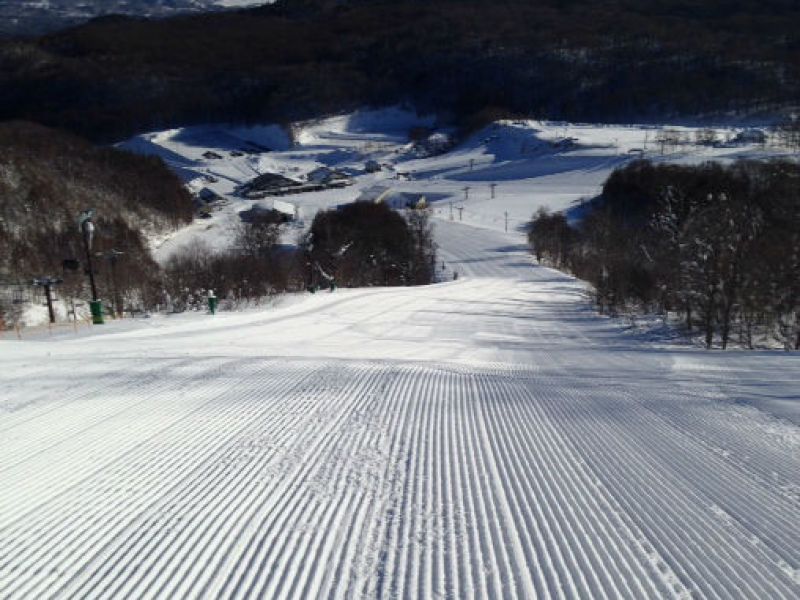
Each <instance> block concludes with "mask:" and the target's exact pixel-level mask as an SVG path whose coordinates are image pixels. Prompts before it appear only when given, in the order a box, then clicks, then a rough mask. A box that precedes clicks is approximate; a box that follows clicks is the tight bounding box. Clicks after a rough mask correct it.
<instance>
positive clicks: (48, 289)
mask: <svg viewBox="0 0 800 600" xmlns="http://www.w3.org/2000/svg"><path fill="white" fill-rule="evenodd" d="M63 282H64V280H63V279H57V278H55V277H37V278H36V279H34V280H33V285H35V286H39V287H43V288H44V297H45V298H46V299H47V312H48V313H49V315H50V322H51V323H55V322H56V313H55V311H54V310H53V293H52V288H53V286H54V285H58V284H59V283H63Z"/></svg>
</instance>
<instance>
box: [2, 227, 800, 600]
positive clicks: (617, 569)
mask: <svg viewBox="0 0 800 600" xmlns="http://www.w3.org/2000/svg"><path fill="white" fill-rule="evenodd" d="M437 235H438V238H439V241H440V244H441V245H442V256H443V258H444V259H445V260H446V261H447V263H448V266H449V268H450V269H455V270H457V271H459V275H460V277H459V280H458V281H456V282H451V283H446V284H442V285H438V286H431V287H428V288H419V289H410V290H406V289H404V290H385V289H374V290H357V291H356V290H342V291H341V292H337V293H336V294H318V295H316V296H315V297H313V298H309V299H307V300H305V301H304V302H302V303H300V304H297V305H294V306H289V307H286V308H282V309H279V310H277V311H276V310H273V311H266V312H261V313H251V314H242V315H230V314H228V315H218V317H219V318H214V319H213V320H212V319H210V318H200V317H198V318H195V319H194V320H183V321H180V320H177V321H175V322H167V323H163V322H162V323H154V324H153V325H152V326H150V327H149V328H141V329H134V330H130V331H125V332H120V333H108V332H107V333H106V334H105V335H98V336H95V337H87V338H82V339H79V340H72V341H70V340H63V341H55V342H24V343H18V342H0V366H2V369H0V386H2V387H1V388H0V390H1V391H0V456H2V463H1V464H0V597H2V598H8V599H11V598H15V599H16V598H19V599H30V598H37V599H38V598H136V599H139V598H142V599H144V598H358V597H363V598H537V597H538V598H664V597H689V596H694V597H703V598H720V599H727V598H758V599H763V598H787V599H789V598H797V597H798V596H800V429H798V425H800V423H798V419H797V415H798V411H797V404H798V402H800V398H798V393H799V392H798V390H800V375H799V374H800V356H798V355H797V354H796V353H795V354H784V353H748V352H735V353H728V354H725V355H722V354H716V353H711V354H709V353H706V352H702V351H696V350H693V349H689V348H686V349H674V348H672V349H668V348H658V347H653V346H648V345H647V344H646V343H645V342H643V341H641V340H637V339H635V338H633V337H631V336H629V335H626V334H624V333H623V332H622V331H621V330H620V329H619V327H618V325H615V324H614V323H613V322H611V321H610V320H607V319H603V318H600V317H597V316H596V315H595V314H594V313H593V312H592V311H591V309H590V307H589V305H588V304H587V303H586V301H585V298H584V297H583V293H584V292H583V288H582V286H581V285H580V284H579V283H577V282H575V281H573V280H572V279H570V278H568V277H566V276H564V275H562V274H560V273H558V272H555V271H552V270H549V269H544V268H539V267H536V266H534V265H533V264H532V263H531V259H530V258H529V257H528V256H527V255H526V254H525V252H524V248H523V247H521V246H520V240H519V238H518V237H517V236H513V235H503V234H502V233H492V232H488V231H483V230H478V229H472V228H468V227H462V226H459V225H458V224H453V223H449V222H440V223H438V224H437Z"/></svg>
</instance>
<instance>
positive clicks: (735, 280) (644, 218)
mask: <svg viewBox="0 0 800 600" xmlns="http://www.w3.org/2000/svg"><path fill="white" fill-rule="evenodd" d="M798 181H800V166H798V165H797V164H796V163H795V162H788V161H768V162H760V161H739V162H737V163H734V164H732V165H729V166H724V165H721V164H719V163H710V162H709V163H705V164H702V165H698V166H683V165H654V164H652V163H650V162H648V161H637V162H633V163H631V164H630V165H628V166H626V167H624V168H622V169H619V170H617V171H615V172H614V173H613V174H612V175H611V177H609V179H608V181H607V182H606V184H605V186H604V188H603V194H602V196H601V198H599V199H598V200H597V201H596V202H595V205H594V206H593V207H592V209H591V210H590V212H589V214H588V216H587V217H586V218H584V219H583V220H582V221H581V222H580V223H579V224H578V225H577V226H572V225H570V224H569V223H568V222H567V220H566V218H565V217H564V215H563V214H549V213H547V212H546V211H540V212H539V213H538V214H537V215H535V217H534V219H533V221H532V223H531V227H530V232H529V239H530V242H531V245H532V248H533V251H534V253H535V255H536V257H537V258H538V259H539V260H540V262H544V263H547V264H551V265H553V266H556V267H558V268H560V269H564V270H567V271H571V272H573V273H575V274H576V275H577V276H579V277H581V278H582V279H585V280H587V281H589V282H590V283H592V285H593V286H594V289H595V292H596V300H597V304H598V306H599V307H600V309H601V310H603V311H609V312H611V313H615V312H617V311H618V310H620V309H622V308H631V307H634V308H639V309H643V310H645V311H649V312H658V313H661V314H670V313H671V314H676V315H680V316H681V317H682V318H683V320H684V322H685V324H686V327H687V328H688V330H689V331H692V330H693V329H695V328H699V330H700V331H702V333H703V336H704V338H705V343H706V346H707V347H709V348H711V347H712V346H713V345H714V344H715V343H717V342H718V343H719V344H720V345H721V346H722V348H725V347H727V346H728V344H729V343H730V342H731V341H738V342H740V343H741V344H743V345H744V346H746V347H750V348H752V347H753V346H754V345H755V344H756V343H758V342H763V341H764V340H766V341H767V342H768V343H769V342H772V341H778V342H780V343H782V344H783V345H784V347H786V348H787V349H789V348H794V349H800V193H799V192H798V187H797V184H798Z"/></svg>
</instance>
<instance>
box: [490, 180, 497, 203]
mask: <svg viewBox="0 0 800 600" xmlns="http://www.w3.org/2000/svg"><path fill="white" fill-rule="evenodd" d="M496 188H497V184H496V183H490V184H489V189H490V190H491V191H492V200H494V196H495V189H496Z"/></svg>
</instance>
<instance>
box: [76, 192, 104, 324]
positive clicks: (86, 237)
mask: <svg viewBox="0 0 800 600" xmlns="http://www.w3.org/2000/svg"><path fill="white" fill-rule="evenodd" d="M93 218H94V209H93V208H89V209H86V210H84V211H83V212H82V213H81V214H80V215H79V216H78V225H79V227H80V230H81V234H82V237H83V249H84V251H85V252H86V273H87V275H89V285H91V288H92V300H91V302H89V308H90V310H91V312H92V323H94V324H95V325H102V324H103V323H104V321H103V303H102V302H100V299H99V298H98V297H97V284H95V281H94V265H93V264H92V241H93V240H94V232H95V226H94V223H93V222H92V219H93Z"/></svg>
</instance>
